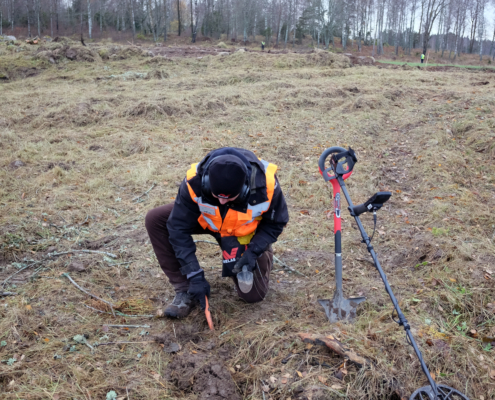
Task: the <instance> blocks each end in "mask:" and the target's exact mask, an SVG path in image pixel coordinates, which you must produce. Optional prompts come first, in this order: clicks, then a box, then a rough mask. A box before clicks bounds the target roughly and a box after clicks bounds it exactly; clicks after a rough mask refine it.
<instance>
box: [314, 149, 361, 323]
mask: <svg viewBox="0 0 495 400" xmlns="http://www.w3.org/2000/svg"><path fill="white" fill-rule="evenodd" d="M345 152H346V150H345V149H343V148H342V147H331V148H329V149H327V150H325V152H324V153H323V154H322V155H321V157H320V160H319V167H320V173H321V174H322V175H323V178H324V179H325V181H326V182H329V181H330V183H331V184H332V187H333V197H334V201H333V205H334V208H335V213H334V215H333V230H334V235H335V284H336V286H337V290H336V291H335V294H334V295H333V299H332V300H318V303H320V304H321V305H322V307H323V309H324V310H325V314H326V315H327V318H328V319H329V320H330V322H332V323H333V322H337V321H342V320H347V321H352V320H353V319H354V318H356V307H357V306H358V304H359V303H361V302H363V301H365V300H366V297H352V298H349V299H346V298H344V291H343V289H342V237H341V236H342V228H341V219H340V211H341V208H340V185H339V182H338V181H337V179H335V178H336V177H337V176H338V175H339V174H341V175H343V178H344V179H347V178H348V177H349V176H351V174H352V167H353V166H354V162H353V160H352V158H347V157H346V164H347V165H346V168H343V167H341V166H340V165H339V166H340V167H341V168H342V170H340V169H339V170H337V168H336V166H337V165H332V166H331V167H330V168H328V169H325V160H326V158H327V157H328V156H329V155H330V154H331V155H332V159H333V155H334V154H337V153H340V154H344V153H345ZM346 155H347V154H346ZM346 155H343V156H344V157H345V156H346ZM352 155H353V154H352ZM352 155H350V154H349V157H352ZM332 173H333V176H331V175H330V174H332Z"/></svg>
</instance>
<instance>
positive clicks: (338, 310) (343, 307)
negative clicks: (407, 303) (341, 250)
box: [318, 237, 366, 323]
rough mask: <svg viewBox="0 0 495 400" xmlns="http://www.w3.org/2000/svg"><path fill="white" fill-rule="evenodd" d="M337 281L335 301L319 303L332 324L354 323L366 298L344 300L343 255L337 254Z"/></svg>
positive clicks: (319, 301)
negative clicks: (339, 322)
mask: <svg viewBox="0 0 495 400" xmlns="http://www.w3.org/2000/svg"><path fill="white" fill-rule="evenodd" d="M339 239H340V237H339ZM335 281H336V285H337V290H336V291H335V293H334V295H333V299H332V300H318V303H320V304H321V305H322V307H323V309H324V310H325V314H326V315H327V318H328V319H329V320H330V322H332V323H333V322H337V321H342V320H347V321H352V320H353V319H354V318H356V307H357V306H358V304H359V303H361V302H363V301H365V300H366V297H351V298H349V299H346V298H344V291H343V289H342V255H341V254H337V253H336V254H335Z"/></svg>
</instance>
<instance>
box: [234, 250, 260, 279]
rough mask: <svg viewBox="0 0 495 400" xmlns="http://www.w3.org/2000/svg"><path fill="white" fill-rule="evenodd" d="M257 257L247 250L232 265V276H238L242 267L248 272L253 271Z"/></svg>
mask: <svg viewBox="0 0 495 400" xmlns="http://www.w3.org/2000/svg"><path fill="white" fill-rule="evenodd" d="M257 258H258V256H257V255H256V254H254V253H253V252H252V251H251V250H249V249H247V250H246V251H245V252H244V254H243V255H242V256H241V258H239V259H238V260H237V261H236V263H235V264H234V268H233V269H232V272H233V273H234V274H238V273H239V272H241V271H242V267H244V266H245V265H246V266H247V269H248V271H250V272H253V269H254V268H255V267H256V259H257Z"/></svg>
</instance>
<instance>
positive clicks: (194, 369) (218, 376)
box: [165, 353, 241, 400]
mask: <svg viewBox="0 0 495 400" xmlns="http://www.w3.org/2000/svg"><path fill="white" fill-rule="evenodd" d="M165 377H166V378H167V380H170V381H172V382H174V383H175V385H177V388H178V389H180V390H183V391H187V392H190V391H192V392H194V393H196V394H198V400H206V399H208V400H223V399H228V400H240V399H241V396H240V395H239V393H238V392H237V388H236V385H235V383H234V380H233V379H232V375H231V373H230V371H229V370H228V369H227V367H226V366H225V365H224V363H223V362H222V361H221V360H219V359H218V358H216V357H211V356H208V355H207V354H204V353H198V354H179V355H177V356H175V359H174V360H173V361H172V362H171V363H170V364H169V366H168V368H167V370H166V372H165Z"/></svg>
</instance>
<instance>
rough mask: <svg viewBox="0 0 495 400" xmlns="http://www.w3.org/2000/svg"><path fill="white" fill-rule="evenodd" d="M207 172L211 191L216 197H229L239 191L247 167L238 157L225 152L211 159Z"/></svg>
mask: <svg viewBox="0 0 495 400" xmlns="http://www.w3.org/2000/svg"><path fill="white" fill-rule="evenodd" d="M207 173H208V175H209V178H210V189H211V192H212V193H213V194H214V195H215V196H217V197H221V198H223V199H230V198H232V197H235V196H237V195H238V194H239V193H240V192H241V189H242V186H243V185H244V183H245V182H246V176H247V168H246V166H245V165H244V163H243V162H242V160H241V159H240V158H239V157H236V156H233V155H231V154H227V155H224V156H220V157H218V158H216V159H215V160H213V161H212V163H211V164H210V166H209V168H208V171H207Z"/></svg>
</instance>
